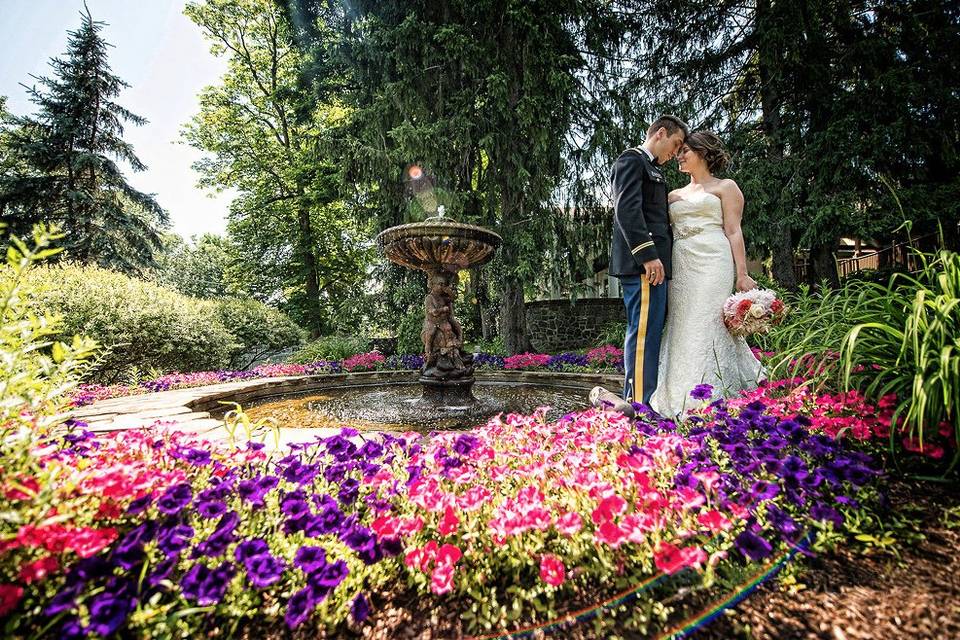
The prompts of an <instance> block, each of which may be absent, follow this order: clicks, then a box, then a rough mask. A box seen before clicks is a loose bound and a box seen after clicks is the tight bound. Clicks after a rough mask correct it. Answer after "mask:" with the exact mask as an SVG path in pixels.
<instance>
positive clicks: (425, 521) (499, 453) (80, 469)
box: [0, 400, 875, 637]
mask: <svg viewBox="0 0 960 640" xmlns="http://www.w3.org/2000/svg"><path fill="white" fill-rule="evenodd" d="M33 455H34V456H35V457H36V459H37V463H38V464H37V465H36V467H35V468H36V469H39V471H37V472H36V473H35V474H32V475H30V476H28V477H27V476H25V477H20V478H18V479H17V481H16V483H15V485H13V484H11V485H10V486H8V487H6V488H5V491H4V494H3V496H2V497H0V509H2V510H3V511H5V512H7V513H15V514H17V519H16V524H11V523H8V522H5V523H4V524H3V525H0V526H4V527H6V529H3V530H0V531H3V533H2V535H0V540H3V541H4V542H3V545H4V546H3V549H4V551H3V555H2V556H0V558H2V562H0V603H2V606H3V608H4V609H5V611H6V613H7V615H9V616H12V618H11V620H12V622H11V623H10V624H11V625H12V626H10V627H8V628H9V629H12V630H13V631H14V632H16V631H18V630H19V631H28V630H32V631H36V630H37V629H38V628H39V627H41V626H43V625H46V624H48V622H53V623H54V626H55V628H56V629H58V632H59V633H60V634H61V635H64V636H66V637H79V636H81V635H84V634H89V633H95V634H98V635H108V634H110V633H113V632H114V631H117V630H122V629H126V630H127V632H128V633H130V634H131V635H135V636H162V635H171V634H173V635H177V634H183V633H203V630H204V629H212V628H214V627H217V628H230V626H231V625H233V624H237V622H238V621H239V620H241V619H245V618H254V617H256V618H258V619H260V620H263V619H267V620H275V621H276V624H285V625H286V626H288V627H291V628H296V627H300V626H302V625H308V624H309V625H323V626H327V627H328V628H335V627H337V626H338V625H342V624H348V623H350V622H351V621H353V622H361V621H362V620H363V619H364V618H365V617H366V616H367V615H369V614H370V613H371V611H372V610H373V609H372V607H373V606H374V605H373V603H376V602H380V601H382V600H383V598H385V597H389V594H391V593H394V592H396V589H397V588H413V589H414V590H416V591H417V592H419V594H420V597H434V598H444V597H445V596H446V594H456V596H457V598H456V599H454V600H445V599H444V600H441V601H439V602H438V606H439V605H440V603H443V604H442V606H455V603H457V602H463V601H465V602H467V603H471V602H473V603H474V604H475V605H476V606H470V605H469V604H468V605H467V608H466V609H465V610H464V611H462V612H461V616H462V618H463V619H464V620H466V621H467V623H468V625H469V626H470V627H471V628H473V629H474V630H479V629H482V628H484V627H485V626H486V625H488V624H490V625H496V626H497V627H498V628H509V627H511V626H512V625H513V624H514V622H511V621H513V620H518V619H522V620H538V619H543V616H544V614H543V613H542V612H544V611H550V610H554V609H559V608H562V606H563V603H564V602H565V601H566V600H567V599H568V598H571V597H578V598H582V597H584V596H585V594H597V593H605V592H607V591H608V590H609V589H610V588H611V587H610V585H611V584H612V581H613V580H616V581H617V584H633V583H636V582H640V581H642V580H647V579H650V578H653V577H656V576H659V579H662V580H663V581H664V584H665V585H669V584H672V582H670V581H671V580H673V578H672V576H675V575H678V574H683V576H682V577H679V576H678V579H679V580H681V582H682V584H684V585H687V586H688V587H689V586H693V587H694V588H706V585H709V584H710V583H711V582H712V580H713V578H712V576H713V575H714V574H716V573H717V572H722V573H723V574H724V575H732V574H737V573H738V572H745V571H747V570H749V569H750V567H751V565H752V564H753V563H756V562H762V561H763V560H764V559H765V558H767V557H768V556H770V555H771V554H773V553H774V552H775V551H776V550H777V549H779V548H785V546H787V545H791V544H794V543H796V542H797V541H798V540H799V539H800V538H801V537H803V536H804V535H805V534H806V532H807V530H809V529H811V528H817V527H822V526H825V527H842V526H843V523H844V519H845V513H847V512H848V511H849V510H851V509H856V508H858V504H859V503H860V502H862V501H864V500H866V501H869V500H870V499H871V497H872V495H873V490H872V489H870V488H869V483H870V481H871V479H872V478H873V476H874V475H875V471H874V470H873V468H872V466H871V462H870V460H869V458H868V457H867V456H865V455H864V454H861V453H856V452H850V451H847V450H845V449H844V448H843V447H842V446H841V443H840V441H838V440H835V439H833V438H830V437H828V436H827V435H825V434H822V433H819V432H818V430H817V429H816V428H815V427H814V426H813V424H812V423H811V421H810V420H808V419H806V418H804V417H802V416H801V417H797V418H783V419H781V418H778V417H777V416H776V415H772V414H771V413H770V412H769V411H767V406H766V405H765V404H764V401H762V400H751V401H749V402H746V403H745V404H744V403H739V404H735V405H730V406H727V405H725V404H723V403H719V404H714V405H712V406H711V408H710V410H709V417H704V418H700V419H694V420H693V421H692V422H690V423H689V424H686V425H683V426H681V427H679V428H678V427H676V426H675V425H674V424H673V423H670V422H662V423H659V424H648V423H646V422H643V421H640V422H633V421H631V420H628V419H627V418H624V417H623V416H621V415H620V414H615V413H607V412H600V411H593V410H591V411H586V412H582V413H574V414H570V415H567V416H565V417H564V418H562V419H561V420H558V421H556V422H547V421H546V420H545V419H544V417H543V414H542V413H535V414H534V415H529V416H518V415H510V416H505V417H497V418H494V419H492V420H491V421H490V422H488V423H487V424H486V425H484V426H482V427H479V428H477V429H474V430H472V431H470V432H465V433H464V432H445V433H440V434H436V435H435V436H434V437H433V438H431V439H430V440H428V441H421V440H420V439H419V438H418V437H415V436H413V435H412V434H404V435H401V436H396V435H390V434H379V435H376V436H374V437H372V438H368V439H367V440H365V441H360V440H359V435H358V434H357V432H355V431H352V430H344V431H343V432H342V433H341V434H339V435H336V436H332V437H329V438H325V439H321V440H318V441H317V442H315V443H313V444H309V445H305V446H301V445H298V446H297V448H295V449H294V450H293V452H292V453H290V454H289V455H286V456H283V457H281V458H279V459H277V460H272V459H268V458H267V457H266V456H265V455H264V454H263V452H262V451H258V450H257V446H256V445H254V446H252V447H251V448H249V449H231V448H229V447H227V446H226V445H222V444H221V445H218V444H214V443H205V442H201V441H198V440H196V439H195V438H193V437H190V436H185V435H182V434H181V435H176V434H174V435H171V434H169V432H165V431H142V432H125V433H121V434H115V435H109V436H102V437H98V438H93V437H92V436H90V434H86V433H83V432H80V433H77V434H74V435H68V436H67V437H65V438H63V439H61V440H58V441H56V442H55V443H44V444H42V445H41V446H40V447H39V448H37V449H35V450H34V452H33ZM54 478H57V479H58V480H57V481H56V482H54V480H53V479H54ZM54 504H56V505H57V515H56V516H53V515H52V514H51V512H50V507H51V506H52V505H54ZM67 532H69V536H68V533H67ZM67 540H70V541H75V540H80V541H81V542H66V541H67ZM78 547H79V548H78ZM697 585H701V587H697ZM481 586H482V588H478V587H481ZM494 588H495V589H496V591H494ZM670 592H672V590H671V589H668V590H667V592H662V591H660V590H658V591H656V592H650V593H649V594H647V595H645V596H643V597H644V598H645V602H646V603H647V604H648V605H649V604H652V603H654V602H655V601H659V599H661V598H666V597H667V596H668V595H669V593H670ZM493 593H500V594H504V593H507V594H509V595H507V596H506V597H507V601H505V602H504V601H501V602H500V603H499V604H493V602H492V601H491V600H490V599H491V598H492V597H493V595H491V594H493ZM501 597H502V596H501ZM500 605H504V608H503V609H501V606H500ZM644 610H647V609H645V608H644V607H640V608H639V609H638V611H644ZM35 611H40V612H41V613H40V614H39V615H38V614H35V613H32V612H35ZM508 611H509V612H511V613H510V615H509V617H508V616H507V612H508Z"/></svg>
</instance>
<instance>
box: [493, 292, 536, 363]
mask: <svg viewBox="0 0 960 640" xmlns="http://www.w3.org/2000/svg"><path fill="white" fill-rule="evenodd" d="M500 335H501V336H503V344H504V347H505V348H506V350H507V353H509V354H511V355H516V354H518V353H525V352H528V351H532V350H533V347H532V346H531V345H530V339H529V338H528V337H527V305H526V304H525V303H524V300H523V283H522V282H518V281H517V280H516V279H514V278H512V277H508V278H506V279H505V280H504V282H503V302H502V304H501V313H500Z"/></svg>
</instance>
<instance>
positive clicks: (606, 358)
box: [587, 344, 623, 371]
mask: <svg viewBox="0 0 960 640" xmlns="http://www.w3.org/2000/svg"><path fill="white" fill-rule="evenodd" d="M587 361H588V362H589V363H590V364H591V365H592V366H594V367H597V368H601V369H607V368H609V369H616V370H617V371H623V349H620V348H618V347H615V346H613V345H612V344H605V345H603V346H600V347H596V348H595V349H591V350H590V351H587Z"/></svg>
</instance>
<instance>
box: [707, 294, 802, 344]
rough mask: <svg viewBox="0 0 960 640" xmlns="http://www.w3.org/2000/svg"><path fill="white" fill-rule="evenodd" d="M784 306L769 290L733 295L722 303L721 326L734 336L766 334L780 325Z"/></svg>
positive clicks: (784, 311) (784, 312)
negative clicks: (771, 328) (725, 327)
mask: <svg viewBox="0 0 960 640" xmlns="http://www.w3.org/2000/svg"><path fill="white" fill-rule="evenodd" d="M786 311H787V308H786V305H784V304H783V301H782V300H780V299H779V298H777V294H776V293H774V292H773V291H771V290H769V289H751V290H750V291H742V292H739V293H735V294H733V295H732V296H730V297H729V298H727V301H726V302H724V303H723V324H725V325H726V326H727V330H728V331H730V333H732V334H733V335H735V336H748V335H751V334H754V333H767V332H768V331H769V330H770V327H771V326H773V325H777V324H780V322H781V321H783V317H784V315H786Z"/></svg>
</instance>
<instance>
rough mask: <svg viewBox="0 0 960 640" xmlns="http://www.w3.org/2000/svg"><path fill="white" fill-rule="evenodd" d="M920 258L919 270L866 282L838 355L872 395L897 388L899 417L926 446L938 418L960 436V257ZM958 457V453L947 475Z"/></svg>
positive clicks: (855, 382) (849, 375) (850, 379)
mask: <svg viewBox="0 0 960 640" xmlns="http://www.w3.org/2000/svg"><path fill="white" fill-rule="evenodd" d="M922 257H923V261H924V266H923V270H922V271H921V272H920V273H919V274H917V275H915V276H914V275H908V274H896V275H894V276H893V277H892V278H891V279H890V281H889V283H887V284H886V285H878V284H874V283H869V282H868V283H865V284H864V290H863V294H862V296H861V305H860V307H859V308H858V309H857V311H858V313H857V314H856V315H854V316H853V319H854V320H855V322H856V323H857V324H856V326H854V327H853V328H851V329H850V331H849V332H848V333H847V335H846V337H845V339H844V340H843V343H842V348H841V354H840V355H841V361H842V364H843V379H844V383H845V385H847V386H854V387H857V388H859V389H861V390H863V391H864V392H865V393H866V394H867V395H869V396H872V397H875V398H877V397H881V396H885V395H887V394H895V395H896V397H897V405H896V408H895V409H894V422H896V421H897V419H898V418H900V419H902V420H903V422H904V425H905V427H906V429H907V431H908V433H909V435H910V436H911V437H915V438H916V439H917V440H919V442H920V444H921V445H922V444H923V443H924V442H927V443H929V442H931V441H932V440H933V439H934V436H935V435H936V434H937V433H938V430H939V428H940V425H941V424H945V425H947V426H949V427H950V428H951V429H952V430H953V432H954V433H953V435H954V440H955V441H956V440H957V439H960V420H958V419H957V418H958V415H957V413H958V411H960V255H958V254H956V253H953V252H950V251H941V252H939V253H938V254H936V255H933V256H922ZM897 435H899V434H893V435H892V436H891V437H892V438H895V437H897ZM958 462H960V451H958V452H957V453H956V455H955V456H954V458H953V460H952V461H951V463H950V466H949V468H948V469H947V470H946V472H945V473H949V472H950V471H952V470H953V469H954V468H956V466H957V464H958Z"/></svg>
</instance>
